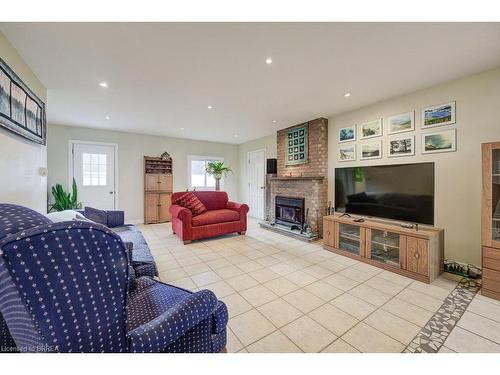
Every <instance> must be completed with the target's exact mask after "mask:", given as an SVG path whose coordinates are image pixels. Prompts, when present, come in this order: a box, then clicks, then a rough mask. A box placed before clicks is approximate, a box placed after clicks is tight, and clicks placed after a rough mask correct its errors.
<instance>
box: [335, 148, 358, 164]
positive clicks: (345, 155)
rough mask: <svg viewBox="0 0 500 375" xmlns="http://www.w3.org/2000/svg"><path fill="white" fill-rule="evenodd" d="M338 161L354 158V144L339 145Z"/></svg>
mask: <svg viewBox="0 0 500 375" xmlns="http://www.w3.org/2000/svg"><path fill="white" fill-rule="evenodd" d="M338 160H339V161H353V160H356V145H354V144H350V145H342V146H340V147H339V155H338Z"/></svg>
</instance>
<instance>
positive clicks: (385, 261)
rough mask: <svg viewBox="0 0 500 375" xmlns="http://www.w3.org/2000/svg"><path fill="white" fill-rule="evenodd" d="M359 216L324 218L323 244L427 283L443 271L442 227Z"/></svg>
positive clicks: (332, 249)
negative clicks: (408, 225) (412, 225)
mask: <svg viewBox="0 0 500 375" xmlns="http://www.w3.org/2000/svg"><path fill="white" fill-rule="evenodd" d="M357 218H358V217H355V216H352V217H348V216H343V217H341V215H340V214H335V215H330V216H325V217H323V247H324V248H325V249H327V250H330V251H332V252H334V253H337V254H340V255H344V256H347V257H349V258H353V259H356V260H359V261H361V262H365V263H368V264H371V265H373V266H376V267H379V268H383V269H385V270H387V271H391V272H395V273H398V274H400V275H403V276H407V277H411V278H413V279H416V280H419V281H422V282H425V283H431V282H432V281H433V280H434V279H435V278H436V277H438V276H439V275H440V274H441V272H443V263H444V230H443V229H439V228H434V227H430V226H425V225H419V226H418V229H409V228H403V227H401V225H400V224H401V223H399V222H391V221H386V220H381V219H367V218H364V221H363V222H355V221H354V219H357Z"/></svg>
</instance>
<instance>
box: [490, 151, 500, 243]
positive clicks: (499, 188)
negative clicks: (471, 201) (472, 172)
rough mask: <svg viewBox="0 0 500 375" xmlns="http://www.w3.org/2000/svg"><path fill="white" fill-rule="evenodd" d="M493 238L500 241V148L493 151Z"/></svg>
mask: <svg viewBox="0 0 500 375" xmlns="http://www.w3.org/2000/svg"><path fill="white" fill-rule="evenodd" d="M491 156H492V157H491V161H492V163H491V164H492V165H491V192H492V194H491V198H492V200H491V203H492V205H491V239H492V241H500V149H498V148H497V149H494V150H492V151H491Z"/></svg>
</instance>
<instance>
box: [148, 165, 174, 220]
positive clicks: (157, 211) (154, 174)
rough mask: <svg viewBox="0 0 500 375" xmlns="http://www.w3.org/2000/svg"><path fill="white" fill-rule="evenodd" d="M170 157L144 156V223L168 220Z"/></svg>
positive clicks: (170, 190) (170, 174)
mask: <svg viewBox="0 0 500 375" xmlns="http://www.w3.org/2000/svg"><path fill="white" fill-rule="evenodd" d="M172 189H173V180H172V159H166V160H164V159H162V158H156V157H151V156H145V157H144V223H145V224H153V223H163V222H166V221H170V219H171V217H170V210H169V208H170V197H171V195H172Z"/></svg>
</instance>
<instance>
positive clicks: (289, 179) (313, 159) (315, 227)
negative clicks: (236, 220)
mask: <svg viewBox="0 0 500 375" xmlns="http://www.w3.org/2000/svg"><path fill="white" fill-rule="evenodd" d="M295 129H306V132H307V138H308V139H307V145H306V150H307V160H306V161H305V162H304V163H296V164H293V160H292V161H291V162H290V161H289V160H290V159H292V158H290V159H289V155H290V154H289V152H288V149H289V142H290V140H289V138H288V137H289V134H290V131H291V130H295ZM277 142H278V144H277V151H278V152H277V158H278V163H277V165H278V170H277V175H276V177H273V178H270V179H269V185H270V186H268V188H269V189H270V192H271V204H270V207H269V208H270V210H269V216H270V220H271V221H272V222H275V221H278V222H279V217H278V218H277V217H276V197H285V198H291V199H296V200H303V202H304V207H303V212H302V213H303V215H304V216H305V217H304V220H305V221H306V222H307V223H308V224H309V225H310V227H311V230H312V232H313V233H315V234H317V235H318V236H320V237H321V235H322V229H323V228H322V225H323V220H322V218H323V216H324V215H325V209H326V206H327V196H328V190H327V187H328V180H327V178H328V120H327V119H326V118H318V119H315V120H312V121H308V122H305V123H302V124H298V125H294V126H291V127H289V128H286V129H282V130H279V131H278V134H277ZM290 151H293V150H290ZM279 199H281V198H279ZM289 212H290V213H291V211H289ZM306 213H308V215H306ZM276 219H278V220H276Z"/></svg>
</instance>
